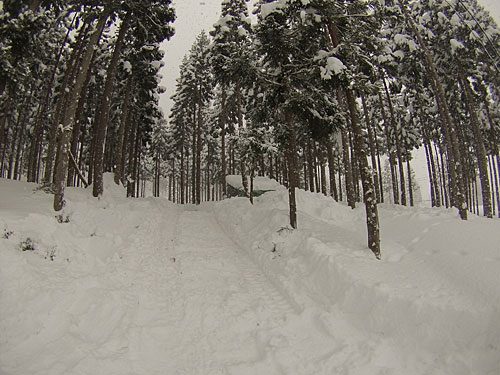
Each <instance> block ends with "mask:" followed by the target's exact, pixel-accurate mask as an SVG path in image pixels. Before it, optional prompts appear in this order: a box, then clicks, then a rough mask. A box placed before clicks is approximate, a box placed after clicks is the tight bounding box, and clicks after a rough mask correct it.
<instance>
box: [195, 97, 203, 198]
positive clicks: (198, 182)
mask: <svg viewBox="0 0 500 375" xmlns="http://www.w3.org/2000/svg"><path fill="white" fill-rule="evenodd" d="M200 95H201V94H200ZM202 105H203V103H202V101H201V96H199V97H198V121H197V125H196V154H197V155H196V204H200V203H201V183H202V181H201V152H202V145H201V129H202V127H203V116H202V109H203V107H202Z"/></svg>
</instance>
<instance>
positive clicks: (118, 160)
mask: <svg viewBox="0 0 500 375" xmlns="http://www.w3.org/2000/svg"><path fill="white" fill-rule="evenodd" d="M132 87H133V78H132V75H131V76H130V77H129V78H128V80H127V84H126V86H125V97H124V99H123V104H122V109H121V112H122V113H121V118H120V128H119V130H118V141H117V149H116V152H115V155H114V164H115V165H114V181H115V184H117V185H119V184H120V181H122V180H123V162H122V161H123V160H124V158H123V156H122V155H123V153H124V152H125V148H124V144H126V143H125V142H126V140H125V130H126V128H127V126H128V118H129V110H130V109H129V108H130V99H131V91H132Z"/></svg>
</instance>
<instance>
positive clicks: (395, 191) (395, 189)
mask: <svg viewBox="0 0 500 375" xmlns="http://www.w3.org/2000/svg"><path fill="white" fill-rule="evenodd" d="M378 98H379V101H380V110H381V111H382V118H383V120H384V133H385V139H386V143H387V154H388V156H389V167H390V169H391V181H392V196H393V199H394V204H399V189H398V183H397V181H396V176H395V173H394V170H395V164H396V161H395V160H394V151H393V150H392V141H391V133H390V130H389V121H388V120H387V115H386V113H385V106H384V100H383V99H382V94H381V93H380V92H379V93H378Z"/></svg>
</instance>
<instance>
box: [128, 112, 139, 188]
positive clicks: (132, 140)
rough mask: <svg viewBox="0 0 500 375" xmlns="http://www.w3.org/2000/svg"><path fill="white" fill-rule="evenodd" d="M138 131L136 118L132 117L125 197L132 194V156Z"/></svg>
mask: <svg viewBox="0 0 500 375" xmlns="http://www.w3.org/2000/svg"><path fill="white" fill-rule="evenodd" d="M138 132H139V123H138V121H137V119H134V121H133V122H131V124H130V131H129V139H128V141H129V142H128V152H127V156H128V161H127V173H126V178H125V180H126V182H127V197H133V196H134V185H133V182H134V181H133V179H134V156H135V152H134V150H135V144H136V139H137V133H138Z"/></svg>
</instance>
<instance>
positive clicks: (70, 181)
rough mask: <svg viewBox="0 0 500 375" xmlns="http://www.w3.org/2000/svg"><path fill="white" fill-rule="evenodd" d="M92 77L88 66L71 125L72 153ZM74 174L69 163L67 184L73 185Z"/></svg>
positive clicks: (73, 169) (78, 136) (74, 152)
mask: <svg viewBox="0 0 500 375" xmlns="http://www.w3.org/2000/svg"><path fill="white" fill-rule="evenodd" d="M94 57H95V53H94V55H93V56H92V60H93V59H94ZM91 78H92V67H89V71H88V72H87V77H86V79H85V82H84V84H83V86H82V90H81V91H80V97H79V99H78V107H77V110H76V116H77V119H76V121H75V125H74V126H73V132H72V137H71V147H70V150H71V153H72V154H73V155H76V150H77V147H78V141H79V139H80V131H81V125H82V122H83V109H84V107H85V101H86V99H87V98H86V93H87V90H88V85H89V83H90V79H91ZM74 176H75V168H74V167H73V165H72V164H71V163H70V164H69V165H68V181H67V185H68V186H72V185H73V178H74Z"/></svg>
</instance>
